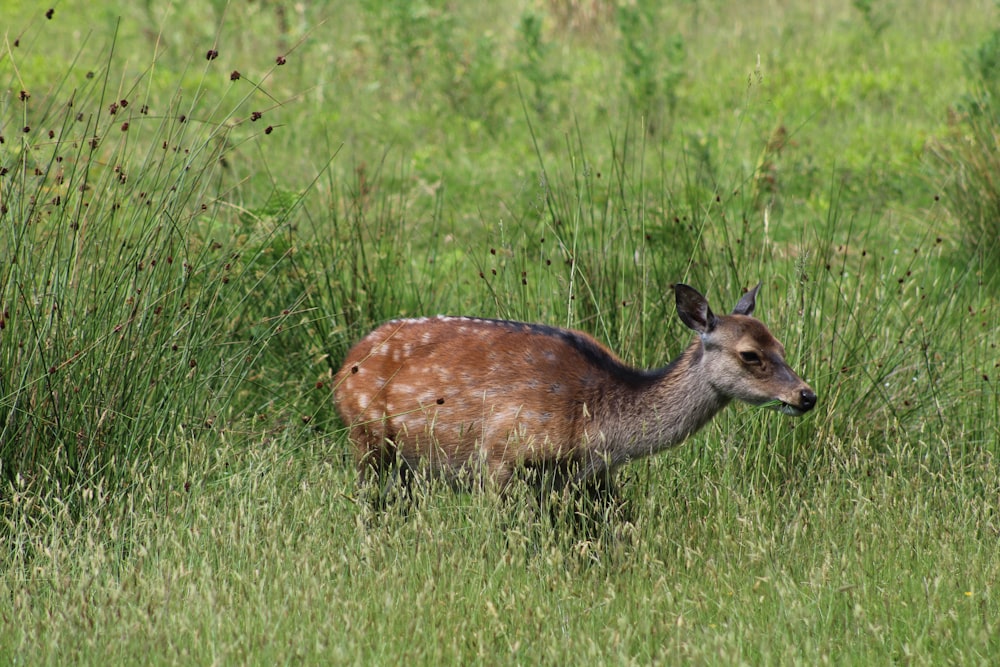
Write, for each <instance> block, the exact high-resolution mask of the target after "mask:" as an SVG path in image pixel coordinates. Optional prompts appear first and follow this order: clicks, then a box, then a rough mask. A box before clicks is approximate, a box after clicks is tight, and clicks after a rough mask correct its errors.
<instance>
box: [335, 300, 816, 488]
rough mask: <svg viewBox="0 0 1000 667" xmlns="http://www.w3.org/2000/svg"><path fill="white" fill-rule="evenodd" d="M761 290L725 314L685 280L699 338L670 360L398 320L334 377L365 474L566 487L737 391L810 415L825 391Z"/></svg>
mask: <svg viewBox="0 0 1000 667" xmlns="http://www.w3.org/2000/svg"><path fill="white" fill-rule="evenodd" d="M759 288H760V285H759V284H758V285H757V287H755V288H754V289H752V290H751V291H750V292H748V293H747V294H745V295H744V296H743V298H742V299H740V301H739V303H738V304H736V308H735V309H734V310H733V313H732V314H731V315H722V316H718V315H715V314H714V313H713V312H712V310H711V309H710V308H709V306H708V301H706V299H705V297H704V296H702V295H701V294H699V293H698V292H697V291H696V290H695V289H693V288H691V287H688V286H687V285H680V284H679V285H677V286H676V287H675V288H674V291H675V295H676V299H677V314H678V315H679V316H680V318H681V321H683V322H684V324H686V325H687V326H688V327H690V328H691V329H693V330H694V331H695V332H697V334H698V336H697V337H696V338H695V339H694V341H693V342H692V343H691V344H690V345H689V346H688V348H687V349H686V350H684V352H683V353H682V354H681V355H680V356H679V357H678V358H677V359H675V360H674V361H672V362H671V363H670V364H668V365H667V366H664V367H663V368H660V369H657V370H638V369H635V368H631V367H630V366H628V365H626V364H625V363H623V362H622V361H621V360H620V359H618V357H617V356H615V354H614V353H612V352H611V351H610V350H608V349H607V348H606V347H604V346H603V345H601V344H600V343H598V342H597V341H596V340H594V339H593V338H592V337H590V336H588V335H587V334H585V333H581V332H579V331H569V330H566V329H559V328H555V327H549V326H544V325H539V324H522V323H520V322H508V321H503V320H487V319H474V318H467V317H440V316H439V317H433V318H421V319H407V320H395V321H392V322H388V323H387V324H383V325H382V326H380V327H378V328H377V329H375V330H374V331H373V332H371V333H370V334H369V335H368V336H366V337H365V338H364V339H363V340H362V341H361V342H359V343H358V344H357V345H356V346H355V347H354V348H353V349H352V350H351V351H350V352H349V353H348V355H347V358H346V359H345V360H344V365H343V367H342V368H341V369H340V371H338V372H337V375H336V378H335V387H336V402H337V408H338V410H339V412H340V415H341V417H342V419H343V421H344V423H345V424H346V425H347V426H348V427H349V428H350V440H351V442H352V445H353V448H354V455H355V460H356V462H357V465H358V470H359V473H360V475H361V479H362V481H364V480H365V479H366V477H367V476H368V475H369V474H371V473H374V474H375V475H376V476H380V475H382V473H384V472H386V471H388V470H389V469H390V468H392V467H393V466H396V465H397V464H401V465H402V466H404V471H405V470H411V469H414V470H415V469H425V470H427V471H428V472H432V473H442V474H444V475H445V476H446V477H453V476H455V475H458V474H460V473H462V472H463V471H473V472H476V471H478V472H480V473H482V472H485V473H486V476H487V477H488V478H491V479H492V480H493V482H495V484H496V485H497V486H498V487H499V488H500V489H503V488H504V487H506V485H507V484H508V482H509V481H510V479H511V477H512V475H513V474H514V472H515V471H516V470H517V469H518V468H521V467H524V468H540V469H546V470H550V471H552V472H554V473H555V474H556V475H557V480H558V482H557V484H559V485H564V484H565V483H566V482H569V481H584V482H591V481H596V480H598V479H599V478H609V477H610V474H611V473H612V472H613V471H614V470H615V469H616V468H617V467H618V466H620V465H622V464H623V463H626V462H628V461H631V460H634V459H638V458H641V457H644V456H649V455H651V454H655V453H656V452H659V451H661V450H663V449H666V448H667V447H671V446H673V445H676V444H678V443H680V442H681V441H682V440H684V438H686V437H687V436H689V435H691V434H692V433H694V432H695V431H697V430H698V429H700V428H701V427H702V426H704V425H705V424H706V423H707V422H708V421H709V420H710V419H711V418H712V417H713V416H715V414H716V413H717V412H719V410H721V409H722V408H723V407H725V406H726V404H727V403H729V401H730V400H732V399H734V398H736V399H739V400H741V401H746V402H747V403H750V404H752V405H763V406H768V407H773V408H776V409H777V410H780V411H781V412H784V413H785V414H788V415H793V416H798V415H802V414H804V413H806V412H808V411H809V410H811V409H812V408H813V406H815V405H816V394H815V393H814V392H813V390H812V389H811V388H810V387H809V385H807V384H806V383H805V382H803V381H802V380H801V379H800V378H799V376H798V375H796V374H795V372H794V371H793V370H792V369H791V368H790V367H789V366H788V364H787V363H786V362H785V350H784V348H783V347H782V345H781V343H779V342H778V341H777V340H776V339H775V338H774V336H772V335H771V332H770V331H768V330H767V327H765V326H764V325H763V324H762V323H761V322H760V321H759V320H757V319H755V318H753V317H752V314H753V310H754V306H755V305H756V296H757V290H758V289H759Z"/></svg>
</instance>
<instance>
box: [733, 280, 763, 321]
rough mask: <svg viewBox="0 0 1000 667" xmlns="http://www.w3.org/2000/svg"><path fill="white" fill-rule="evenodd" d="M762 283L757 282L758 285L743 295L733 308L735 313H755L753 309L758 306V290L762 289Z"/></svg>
mask: <svg viewBox="0 0 1000 667" xmlns="http://www.w3.org/2000/svg"><path fill="white" fill-rule="evenodd" d="M760 285H761V284H760V283H757V286H756V287H754V288H753V289H752V290H750V291H749V292H747V293H746V294H744V295H743V298H742V299H740V302H739V303H738V304H736V307H735V308H733V315H753V309H754V308H755V307H756V306H757V290H759V289H760Z"/></svg>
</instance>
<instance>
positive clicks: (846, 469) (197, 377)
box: [0, 0, 1000, 664]
mask: <svg viewBox="0 0 1000 667" xmlns="http://www.w3.org/2000/svg"><path fill="white" fill-rule="evenodd" d="M567 6H568V5H567V3H560V2H550V3H521V4H516V5H514V6H510V7H507V6H504V7H502V8H501V6H500V5H497V6H493V5H490V6H489V7H482V8H477V7H474V6H472V5H468V6H466V5H461V6H457V5H456V6H445V5H443V4H440V3H436V2H423V3H403V2H394V1H390V0H386V1H381V2H380V1H369V2H364V3H359V4H358V5H357V6H356V7H353V8H349V9H348V8H342V7H340V5H338V4H336V3H329V4H327V3H308V6H306V5H295V6H293V7H284V6H278V5H270V4H261V3H257V4H250V5H246V6H245V7H244V6H240V7H239V8H237V7H236V6H235V5H233V6H230V5H226V4H225V3H215V2H212V3H207V2H206V3H198V2H192V3H184V5H183V6H180V5H169V4H168V5H162V6H153V5H151V4H147V5H142V6H137V7H135V8H130V9H115V8H112V7H110V6H109V5H105V4H103V3H99V2H98V3H75V2H67V3H63V4H60V5H58V6H56V7H55V8H54V12H53V13H52V14H51V17H48V18H47V16H46V12H45V11H44V10H42V11H39V10H38V9H37V8H36V7H35V6H32V5H30V3H12V5H11V7H10V8H9V9H8V8H5V21H6V24H7V25H8V26H9V27H7V28H6V30H8V32H7V33H6V34H5V38H6V41H5V46H4V51H3V52H2V54H0V77H2V79H3V80H4V81H5V82H6V86H5V88H4V91H5V92H4V93H3V94H2V96H0V136H2V137H3V144H2V149H0V150H2V153H0V170H2V171H3V175H2V176H0V286H2V291H0V315H2V318H0V399H2V400H0V480H2V487H0V508H2V513H0V514H2V518H3V523H2V524H0V534H2V535H3V544H4V547H3V549H2V551H0V554H2V556H0V557H2V559H3V560H2V563H3V565H2V567H0V623H2V631H0V658H2V661H3V662H5V663H8V664H66V663H73V664H107V663H116V664H131V663H136V662H142V663H153V664H161V663H164V664H171V663H210V662H211V663H223V664H231V663H236V664H240V663H254V664H271V663H293V662H305V663H315V662H336V663H359V664H371V663H373V662H374V663H398V662H403V661H407V662H415V663H462V664H468V663H490V664H493V663H511V664H522V663H532V664H567V663H580V662H584V661H586V662H601V663H626V664H631V663H668V664H669V663H676V662H680V661H684V662H690V663H694V664H734V663H747V664H761V663H793V664H795V663H802V664H818V663H821V662H828V663H838V664H869V663H873V662H876V663H877V662H890V661H892V662H908V663H915V664H941V663H957V664H989V663H990V662H991V660H992V657H993V656H995V655H997V654H998V651H1000V646H998V640H997V639H996V637H998V636H1000V628H998V626H997V619H998V618H1000V613H998V612H1000V610H998V604H997V598H996V585H997V580H998V575H1000V558H998V555H997V554H998V552H997V550H996V544H997V538H998V535H1000V518H998V517H1000V474H998V470H1000V468H998V466H997V460H996V456H997V453H998V451H997V435H998V424H1000V401H998V398H997V389H996V387H997V385H996V382H997V378H998V376H997V370H996V369H997V368H998V367H1000V354H998V352H997V347H996V346H997V334H996V331H995V325H994V322H995V320H996V318H995V312H996V297H995V272H994V271H993V270H992V268H991V266H990V258H989V255H988V253H987V252H986V251H984V249H983V248H982V247H978V246H977V245H976V237H977V234H976V233H975V231H974V230H975V228H974V227H970V226H969V222H970V221H969V220H966V219H965V217H966V214H967V211H970V210H978V209H976V205H975V204H974V203H970V202H968V201H966V200H967V199H968V197H969V196H970V193H973V192H977V191H980V190H981V188H980V186H979V185H976V187H975V188H972V187H969V188H965V189H963V187H962V185H963V184H964V183H973V184H978V183H987V184H988V182H989V181H988V174H985V172H986V171H988V170H987V169H983V168H982V165H989V164H992V162H991V160H995V156H990V155H989V154H980V153H978V152H977V149H976V144H975V142H972V141H970V140H969V139H968V136H969V135H968V134H964V135H963V134H962V127H963V126H962V125H961V124H960V123H956V121H955V118H956V115H955V114H954V113H950V112H951V111H952V110H953V109H954V108H956V107H957V106H958V105H960V104H961V103H962V100H964V99H967V98H966V97H964V96H965V95H966V94H967V93H968V91H969V90H971V89H973V88H974V87H975V82H970V81H969V80H968V79H967V77H966V73H967V72H968V68H967V67H966V66H965V59H966V58H967V57H969V55H968V54H970V53H972V52H973V51H971V50H969V49H973V46H974V45H976V44H980V43H983V42H985V41H986V40H988V39H989V38H990V36H991V35H992V34H993V33H991V32H990V29H991V25H992V24H993V23H995V22H996V13H995V9H994V8H993V7H992V5H989V4H988V3H982V2H972V1H970V2H964V3H961V4H960V5H955V4H954V3H942V2H938V1H936V0H926V1H924V2H920V3H918V5H917V6H915V7H913V8H911V11H907V12H902V11H895V10H894V9H893V8H891V7H888V6H881V5H875V4H873V3H861V2H858V3H853V4H852V5H850V6H849V7H848V6H846V5H842V4H836V3H818V4H817V3H812V4H808V3H806V4H801V5H792V6H789V7H783V8H774V7H772V6H771V5H770V4H765V3H755V2H750V3H738V4H733V3H722V2H719V3H699V2H692V3H684V4H680V5H677V6H671V7H662V8H661V7H658V6H656V5H655V3H654V4H649V3H641V2H640V3H636V5H635V7H631V8H630V9H629V10H628V12H627V13H626V14H623V15H616V13H615V11H613V10H611V9H610V8H604V5H602V4H601V3H595V4H594V6H593V7H592V8H590V9H592V10H593V12H592V13H590V10H586V11H585V10H584V9H583V8H578V11H577V12H576V13H574V12H572V11H568V10H567ZM602 8H603V9H602ZM119 12H121V13H120V14H119ZM984 17H987V18H984ZM660 26H671V28H670V31H668V32H664V31H663V30H660V29H659V27H660ZM932 27H933V29H932ZM966 45H968V46H966ZM237 73H238V76H237ZM641 109H646V112H644V113H641V112H640V110H641ZM665 110H669V113H664V111H665ZM980 121H981V122H983V123H986V122H987V120H986V119H980ZM978 129H981V130H982V132H981V135H980V136H993V134H995V129H994V130H991V129H990V128H989V126H988V125H987V126H985V128H978ZM949 142H953V143H949ZM984 146H985V144H984ZM986 148H988V146H987V147H986ZM986 148H984V149H983V150H984V151H986ZM942 157H943V158H944V159H942ZM942 164H943V165H944V167H942ZM949 165H953V166H949ZM959 169H961V170H968V171H969V173H971V174H973V175H976V176H977V177H980V178H982V180H981V181H976V180H974V179H971V178H970V179H966V180H957V179H955V178H953V173H952V172H956V171H958V170H959ZM962 173H963V174H964V173H965V171H962ZM977 188H978V189H977ZM970 229H971V230H973V231H972V232H971V233H970ZM979 236H981V235H979ZM986 240H987V241H988V239H986ZM985 247H987V248H988V247H990V246H989V245H988V243H987V244H985ZM681 280H683V281H685V282H689V283H691V284H693V285H695V286H696V287H698V288H699V289H700V290H702V291H704V292H705V293H706V294H707V295H708V297H709V299H710V301H711V302H712V304H713V306H714V307H716V308H717V309H720V310H721V309H724V308H726V307H729V306H731V305H732V304H733V303H735V301H736V300H737V298H738V295H739V294H740V289H741V288H744V287H749V286H751V285H753V284H755V283H756V282H757V280H762V281H763V287H762V290H761V293H760V297H759V300H758V305H759V307H758V314H759V315H760V317H761V318H762V319H763V320H764V321H765V322H766V323H767V324H768V325H769V326H770V328H771V329H772V330H773V331H774V332H775V333H776V334H777V335H778V337H779V338H780V339H781V340H782V341H783V342H784V344H785V346H786V348H787V352H788V358H789V360H790V362H791V364H792V366H793V367H794V368H795V369H796V370H797V371H799V372H800V374H801V375H803V377H805V378H806V379H808V380H809V382H810V383H811V384H812V386H813V387H814V388H815V389H816V390H817V392H818V394H819V396H820V403H819V406H818V407H817V409H816V410H815V411H814V412H813V413H811V414H810V415H809V416H807V417H805V418H803V419H801V420H790V419H787V418H784V417H781V416H779V415H776V414H774V413H773V412H769V411H760V410H754V409H751V408H748V407H746V406H734V407H732V408H730V409H729V410H728V411H727V412H725V413H724V414H723V415H722V416H720V417H719V418H717V419H716V421H715V422H713V423H712V424H711V425H710V426H709V427H707V428H706V430H705V431H703V432H702V433H701V434H699V435H698V436H696V437H695V438H694V439H692V440H691V441H690V442H688V443H686V444H684V445H682V446H681V447H679V448H678V449H676V450H674V451H672V452H669V453H667V454H665V455H663V456H659V457H657V458H654V459H652V460H648V461H642V462H637V463H634V464H632V465H630V466H629V467H627V468H626V470H625V471H624V475H623V477H624V479H623V480H621V487H622V494H623V500H624V501H626V502H627V503H628V506H629V507H630V512H629V513H628V516H625V515H617V514H614V515H609V516H608V517H606V521H605V522H604V523H603V524H602V525H601V526H600V527H599V529H597V530H594V531H593V532H591V533H583V534H581V533H580V532H576V531H573V530H570V529H568V527H567V526H566V525H565V524H564V523H562V520H561V519H557V521H556V522H555V523H554V524H553V523H552V522H550V521H549V520H548V518H544V519H543V518H542V517H541V516H540V515H539V514H540V513H539V512H538V509H537V507H536V506H535V504H534V503H533V501H532V500H531V499H530V498H528V497H527V496H528V495H529V494H528V490H527V489H520V488H519V489H518V490H516V491H515V493H514V496H513V497H512V498H507V499H500V498H497V497H496V496H495V495H492V494H490V493H484V494H464V493H453V492H451V491H448V490H443V489H437V488H431V489H428V490H426V491H425V494H426V497H424V498H422V499H421V502H420V503H419V505H418V506H417V507H416V508H415V509H413V510H411V511H410V512H408V513H407V512H403V511H402V508H399V507H395V508H390V509H389V510H388V511H387V512H386V513H384V514H381V515H373V514H372V512H371V510H370V508H367V507H365V506H364V505H363V504H361V503H359V502H357V500H356V498H355V497H354V494H355V488H354V472H353V470H352V468H351V465H350V463H349V461H348V459H349V456H348V453H349V450H348V445H347V442H346V434H345V433H344V431H343V429H342V427H341V425H340V424H339V423H338V422H337V419H336V417H335V414H334V411H333V405H332V403H331V401H332V396H331V384H330V383H331V379H332V374H333V372H334V371H335V370H336V368H337V367H338V364H339V362H340V359H341V358H342V357H343V355H344V353H345V352H346V350H347V348H348V347H349V346H350V345H351V344H352V343H353V342H354V341H356V340H357V339H358V338H359V337H360V336H361V335H363V334H364V333H365V332H366V331H367V330H368V329H369V328H370V327H372V326H373V325H375V324H376V323H378V322H380V321H383V320H385V319H388V318H391V317H397V316H400V315H419V314H428V313H433V312H452V313H464V314H470V315H482V316H489V317H512V318H518V319H526V320H533V321H543V322H546V323H550V324H559V325H568V326H573V327H578V328H582V329H585V330H587V331H590V332H592V333H593V334H594V335H596V336H597V337H598V338H599V339H601V340H602V341H604V342H606V343H607V344H608V345H610V346H611V347H612V348H614V349H616V350H619V351H620V352H621V354H622V356H623V357H624V358H625V359H626V360H628V361H630V362H632V363H635V364H637V365H643V366H653V365H659V364H663V363H665V362H666V361H667V360H668V359H669V358H671V357H672V356H674V355H676V354H677V353H679V351H680V350H681V349H682V348H683V347H684V346H685V345H686V343H687V342H688V334H687V333H686V332H685V330H684V328H683V326H682V325H681V324H680V323H679V322H678V321H677V318H676V315H675V313H674V311H673V304H672V299H671V298H670V295H669V288H668V286H669V285H670V284H671V283H673V282H677V281H681Z"/></svg>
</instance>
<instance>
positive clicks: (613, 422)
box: [602, 338, 730, 464]
mask: <svg viewBox="0 0 1000 667" xmlns="http://www.w3.org/2000/svg"><path fill="white" fill-rule="evenodd" d="M704 354H705V351H704V348H703V346H702V342H701V339H700V338H695V340H694V341H693V342H692V343H691V344H690V345H689V346H688V347H687V349H686V350H684V352H683V353H681V355H680V356H679V357H677V358H676V359H674V360H673V361H672V362H670V363H669V364H668V365H667V366H664V367H663V368H661V369H658V370H655V371H652V372H650V373H649V374H648V377H649V384H648V385H647V386H645V387H638V388H632V389H631V390H630V391H628V392H624V393H623V394H622V395H621V396H620V397H619V400H618V401H617V403H618V405H617V406H612V405H609V406H608V407H609V408H611V413H612V415H613V416H612V417H611V419H609V420H608V421H607V423H605V424H604V425H603V427H602V431H603V433H604V437H605V438H606V439H607V440H608V441H610V442H614V443H615V446H611V447H609V448H608V449H609V450H610V451H611V452H614V454H615V456H614V458H615V459H621V460H620V461H616V462H615V463H616V464H620V463H624V462H625V461H628V460H631V459H636V458H642V457H645V456H649V455H651V454H655V453H656V452H659V451H661V450H664V449H667V448H669V447H673V446H674V445H677V444H679V443H680V442H681V441H683V440H684V439H685V438H687V437H688V436H689V435H691V434H693V433H695V432H696V431H698V430H699V429H701V428H702V427H703V426H704V425H705V424H707V423H708V422H709V421H710V420H711V419H712V417H714V416H715V415H716V414H718V412H719V411H720V410H722V408H724V407H726V405H727V404H728V403H729V401H730V399H729V398H728V397H726V396H724V395H723V394H721V393H719V391H718V390H716V389H715V388H714V387H713V386H712V384H711V382H709V377H708V373H707V372H706V371H705V369H704V368H703V366H702V360H703V357H704Z"/></svg>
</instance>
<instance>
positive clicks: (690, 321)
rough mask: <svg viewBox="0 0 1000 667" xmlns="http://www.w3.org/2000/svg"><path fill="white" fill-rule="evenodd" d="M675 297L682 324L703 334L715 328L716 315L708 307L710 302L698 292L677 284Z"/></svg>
mask: <svg viewBox="0 0 1000 667" xmlns="http://www.w3.org/2000/svg"><path fill="white" fill-rule="evenodd" d="M674 295H675V296H676V297H677V314H678V315H679V316H680V318H681V322H683V323H684V324H686V325H687V326H688V327H689V328H691V329H694V330H695V331H697V332H698V333H703V334H704V333H708V332H710V331H711V330H712V329H714V328H715V314H714V313H713V312H712V309H711V308H709V307H708V300H706V299H705V297H703V296H702V295H701V293H699V292H698V290H696V289H695V288H693V287H689V286H688V285H685V284H683V283H677V284H676V285H674Z"/></svg>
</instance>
